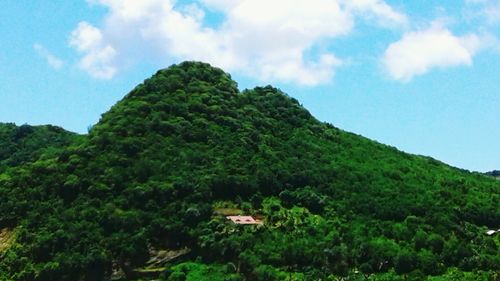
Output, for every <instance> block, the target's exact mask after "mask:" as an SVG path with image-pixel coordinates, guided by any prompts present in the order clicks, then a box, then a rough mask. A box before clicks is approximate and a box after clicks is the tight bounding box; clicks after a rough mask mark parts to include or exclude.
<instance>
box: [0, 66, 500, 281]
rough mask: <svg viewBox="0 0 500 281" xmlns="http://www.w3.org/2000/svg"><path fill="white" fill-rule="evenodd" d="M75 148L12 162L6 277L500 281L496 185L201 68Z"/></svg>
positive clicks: (0, 276)
mask: <svg viewBox="0 0 500 281" xmlns="http://www.w3.org/2000/svg"><path fill="white" fill-rule="evenodd" d="M0 132H3V131H0ZM48 133H49V132H48V131H46V132H45V133H44V134H41V135H40V136H39V137H40V138H43V137H45V135H46V134H48ZM2 134H4V133H2ZM69 138H72V139H73V140H72V142H71V143H70V144H69V145H59V144H58V145H56V146H58V147H60V149H58V150H55V151H52V152H51V153H35V154H30V153H29V152H26V153H28V154H29V155H30V157H28V158H22V159H29V161H24V160H23V161H21V162H22V163H23V164H22V165H17V164H16V165H13V162H6V163H5V165H10V168H8V169H4V170H5V171H2V173H1V174H0V198H1V199H2V201H1V202H0V229H2V231H3V232H5V233H7V232H9V233H13V234H14V237H15V239H11V240H10V242H9V245H7V247H4V249H3V250H0V280H68V281H69V280H89V281H90V280H94V281H95V280H110V279H113V280H134V279H142V280H151V279H152V278H158V279H160V280H171V281H174V280H266V281H267V280H403V279H408V278H410V279H411V280H498V278H499V275H498V271H499V270H500V255H499V246H500V240H499V235H498V234H495V235H487V234H486V231H488V230H489V229H497V228H498V227H500V209H499V208H498V206H499V199H500V192H499V191H500V190H499V187H500V182H498V181H495V180H494V179H493V178H491V177H487V176H485V175H482V174H479V173H470V172H468V171H464V170H460V169H457V168H454V167H450V166H448V165H446V164H444V163H441V162H439V161H436V160H434V159H432V158H429V157H423V156H416V155H410V154H406V153H403V152H401V151H398V150H397V149H395V148H392V147H388V146H386V145H382V144H379V143H377V142H374V141H371V140H369V139H366V138H364V137H361V136H358V135H355V134H352V133H348V132H345V131H343V130H340V129H338V128H336V127H334V126H332V125H330V124H326V123H322V122H319V121H318V120H316V119H315V118H314V117H312V116H311V114H310V113H309V112H308V111H307V110H306V109H304V108H303V107H302V106H301V105H300V104H299V103H298V101H297V100H295V99H293V98H291V97H289V96H287V95H286V94H284V93H283V92H281V91H280V90H279V89H276V88H273V87H271V86H266V87H258V88H255V89H251V90H245V91H242V92H240V91H239V90H238V88H237V85H236V83H235V82H234V81H233V80H232V79H231V77H230V76H229V75H228V74H227V73H224V72H223V71H222V70H220V69H217V68H213V67H211V66H209V65H207V64H204V63H198V62H185V63H182V64H179V65H174V66H171V67H170V68H167V69H164V70H160V71H159V72H158V73H156V74H155V75H154V76H153V77H151V78H149V79H147V80H145V81H144V83H142V84H140V85H138V86H137V87H136V88H135V89H133V90H132V91H131V92H130V93H129V94H128V95H126V96H125V98H124V99H123V100H121V101H120V102H118V103H117V104H116V105H115V106H113V107H112V108H111V110H109V111H108V112H107V113H105V114H103V116H102V118H101V120H100V121H99V123H98V124H96V125H95V126H94V127H93V128H92V129H91V130H90V131H89V133H88V135H86V136H81V137H74V136H73V137H72V136H71V135H69ZM3 139H4V137H2V141H3ZM35 139H36V138H35ZM49 140H50V142H52V143H54V141H56V140H54V139H53V138H49ZM55 143H57V141H56V142H55ZM15 144H16V142H15V141H14V145H15ZM27 147H29V148H33V151H38V149H37V148H36V147H37V146H27ZM10 151H18V150H7V151H6V152H4V154H2V153H0V155H6V156H2V158H0V161H3V160H2V159H9V158H10V157H12V155H15V152H10ZM6 157H7V158H6ZM9 161H10V160H9ZM16 163H20V162H19V161H17V162H16ZM228 212H229V213H230V212H234V213H235V214H236V213H238V214H247V215H254V216H260V217H262V218H263V219H264V224H263V225H247V226H243V225H236V224H233V223H231V222H229V221H228V220H227V219H226V218H225V217H224V215H221V214H224V213H228ZM0 249H2V248H0Z"/></svg>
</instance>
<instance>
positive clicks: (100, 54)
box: [70, 22, 117, 79]
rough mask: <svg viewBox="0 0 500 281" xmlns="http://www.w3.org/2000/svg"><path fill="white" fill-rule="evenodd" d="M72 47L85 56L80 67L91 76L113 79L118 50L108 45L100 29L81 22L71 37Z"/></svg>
mask: <svg viewBox="0 0 500 281" xmlns="http://www.w3.org/2000/svg"><path fill="white" fill-rule="evenodd" d="M70 45H71V46H73V47H75V48H76V49H77V50H78V51H79V52H80V53H82V54H83V57H82V58H81V60H80V62H79V64H78V66H79V67H80V68H81V69H83V70H85V71H87V72H88V73H89V74H90V75H91V76H93V77H95V78H99V79H111V78H113V76H114V75H115V73H116V71H117V69H116V66H115V65H114V64H113V59H114V58H115V56H116V53H117V52H116V50H115V49H114V48H113V47H112V46H111V45H109V44H106V42H105V40H104V38H103V34H102V32H101V30H100V29H98V28H97V27H94V26H92V25H91V24H89V23H87V22H80V23H79V24H78V27H77V28H76V29H75V30H73V32H72V33H71V36H70Z"/></svg>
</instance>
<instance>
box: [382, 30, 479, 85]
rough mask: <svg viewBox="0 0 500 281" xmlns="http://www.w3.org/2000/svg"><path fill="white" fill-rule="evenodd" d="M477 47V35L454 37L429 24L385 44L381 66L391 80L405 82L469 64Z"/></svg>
mask: <svg viewBox="0 0 500 281" xmlns="http://www.w3.org/2000/svg"><path fill="white" fill-rule="evenodd" d="M480 47H481V40H480V38H479V37H478V36H477V35H474V34H469V35H466V36H461V37H459V36H455V35H453V34H452V33H451V31H450V30H448V29H446V28H444V27H442V26H440V25H436V24H434V25H432V26H431V27H430V28H428V29H426V30H422V31H415V32H408V33H406V34H404V36H403V38H402V39H401V40H399V41H397V42H395V43H392V44H390V45H389V47H388V48H387V50H386V51H385V54H384V57H383V64H384V66H385V67H386V68H387V70H388V72H389V74H390V76H391V77H392V78H393V79H396V80H401V81H409V80H411V79H412V78H413V77H415V76H418V75H422V74H425V73H427V72H429V71H430V70H432V69H434V68H446V67H453V66H459V65H471V64H472V59H473V56H474V55H475V54H476V52H477V50H478V49H479V48H480Z"/></svg>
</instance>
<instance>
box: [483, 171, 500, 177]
mask: <svg viewBox="0 0 500 281" xmlns="http://www.w3.org/2000/svg"><path fill="white" fill-rule="evenodd" d="M486 174H487V175H488V176H492V177H495V178H500V171H497V170H494V171H491V172H487V173H486Z"/></svg>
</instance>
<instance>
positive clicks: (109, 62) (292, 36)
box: [70, 0, 408, 85]
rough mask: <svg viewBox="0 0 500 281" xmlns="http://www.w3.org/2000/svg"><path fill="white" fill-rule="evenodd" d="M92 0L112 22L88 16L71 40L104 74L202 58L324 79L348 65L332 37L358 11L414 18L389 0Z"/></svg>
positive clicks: (395, 20)
mask: <svg viewBox="0 0 500 281" xmlns="http://www.w3.org/2000/svg"><path fill="white" fill-rule="evenodd" d="M89 2H90V3H91V4H93V5H100V6H104V7H106V8H107V9H108V14H107V15H106V17H105V19H104V21H103V22H104V24H103V25H102V26H95V25H92V24H90V23H88V22H81V23H80V24H79V25H78V26H77V27H76V28H75V30H74V31H73V32H72V34H71V36H70V45H71V46H72V47H73V48H74V49H75V50H76V51H77V52H79V53H80V55H81V58H80V61H79V67H80V68H81V69H82V70H84V71H86V72H88V73H89V74H90V75H92V76H93V77H95V78H100V79H111V78H113V77H114V76H115V75H116V74H117V73H118V72H119V71H120V70H122V69H123V68H125V67H127V65H129V64H134V63H137V61H139V60H146V61H150V62H155V63H161V64H163V65H165V64H168V63H170V62H172V61H175V60H202V61H206V62H209V63H212V64H214V65H216V66H219V67H223V68H224V69H227V70H229V71H234V72H238V73H242V74H244V75H249V76H252V77H256V78H258V79H261V80H266V81H281V82H290V83H297V84H302V85H317V84H320V83H327V82H329V81H331V79H332V78H333V76H334V73H335V70H336V69H337V68H338V67H339V66H341V65H342V59H340V58H338V57H337V56H336V55H335V54H333V53H332V52H331V51H328V48H326V47H324V45H325V44H324V43H325V42H326V41H327V40H331V39H334V38H338V37H340V36H345V35H348V34H350V33H351V32H352V30H353V29H354V27H355V22H356V19H357V18H362V19H368V20H369V21H370V22H375V24H377V25H379V26H382V27H388V26H404V25H406V24H407V21H408V20H407V17H406V15H404V14H402V13H399V12H397V11H395V10H394V9H393V8H392V7H391V6H389V5H388V4H387V3H385V2H384V1H381V0H295V1H294V2H293V5H291V4H290V2H289V1H288V0H199V1H198V2H195V3H192V4H189V5H180V4H178V3H180V2H178V3H176V2H174V1H172V0H142V1H136V0H92V1H89ZM208 12H210V13H216V14H220V15H222V19H221V22H220V24H218V25H217V26H214V25H207V23H206V22H207V20H206V13H208ZM313 49H314V50H315V51H314V52H311V50H313ZM318 50H319V51H318ZM311 54H312V55H311Z"/></svg>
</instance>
